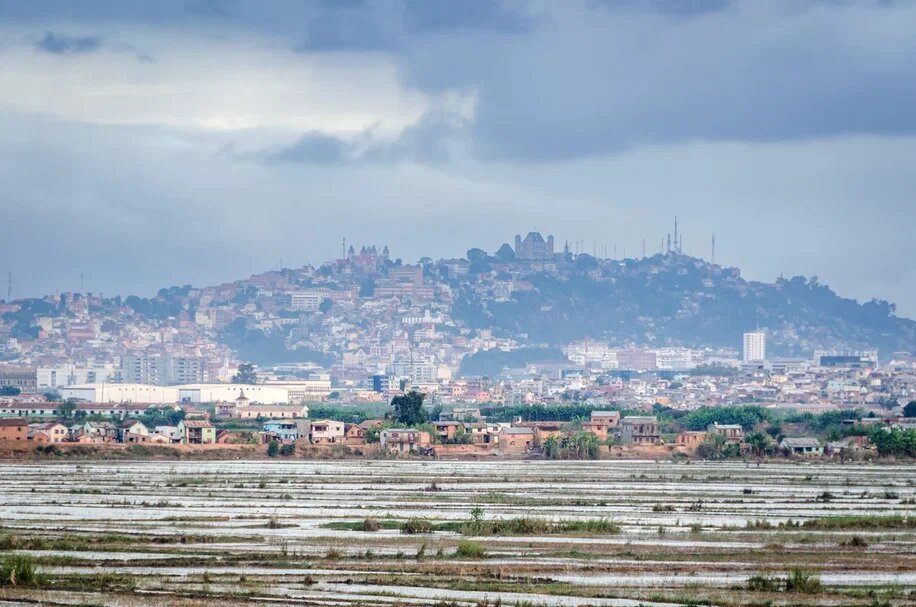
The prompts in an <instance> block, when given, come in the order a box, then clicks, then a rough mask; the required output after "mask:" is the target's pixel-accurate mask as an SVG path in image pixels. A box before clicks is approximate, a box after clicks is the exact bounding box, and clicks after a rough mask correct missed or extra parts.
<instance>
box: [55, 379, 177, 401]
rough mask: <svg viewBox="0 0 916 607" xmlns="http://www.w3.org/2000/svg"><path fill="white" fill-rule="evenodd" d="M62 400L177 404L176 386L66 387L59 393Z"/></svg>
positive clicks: (101, 384)
mask: <svg viewBox="0 0 916 607" xmlns="http://www.w3.org/2000/svg"><path fill="white" fill-rule="evenodd" d="M60 395H61V397H62V398H63V399H64V400H67V399H70V398H74V399H77V400H85V401H89V402H92V403H144V404H155V405H165V404H172V403H177V402H178V387H177V386H153V385H150V384H110V383H104V382H103V383H87V384H77V385H74V386H68V387H66V388H63V389H62V390H61V391H60Z"/></svg>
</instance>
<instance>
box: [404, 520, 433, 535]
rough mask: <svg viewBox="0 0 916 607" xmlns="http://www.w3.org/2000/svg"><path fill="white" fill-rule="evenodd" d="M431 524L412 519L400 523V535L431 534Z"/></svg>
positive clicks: (426, 521)
mask: <svg viewBox="0 0 916 607" xmlns="http://www.w3.org/2000/svg"><path fill="white" fill-rule="evenodd" d="M432 532H433V524H432V523H431V522H430V521H428V520H426V519H423V518H412V519H408V520H406V521H404V522H403V523H401V533H407V534H410V535H415V534H417V533H432Z"/></svg>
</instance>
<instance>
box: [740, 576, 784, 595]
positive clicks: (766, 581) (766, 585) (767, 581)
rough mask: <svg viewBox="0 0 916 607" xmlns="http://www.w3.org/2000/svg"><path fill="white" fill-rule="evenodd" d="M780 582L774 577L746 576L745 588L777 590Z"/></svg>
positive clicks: (758, 590)
mask: <svg viewBox="0 0 916 607" xmlns="http://www.w3.org/2000/svg"><path fill="white" fill-rule="evenodd" d="M781 586H782V582H781V581H780V580H779V579H778V578H775V577H769V576H766V575H752V576H751V577H749V578H747V589H748V590H750V591H751V592H778V591H779V589H780V587H781Z"/></svg>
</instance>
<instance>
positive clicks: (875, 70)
mask: <svg viewBox="0 0 916 607" xmlns="http://www.w3.org/2000/svg"><path fill="white" fill-rule="evenodd" d="M914 31H916V2H909V1H903V0H899V1H895V0H883V1H878V0H873V1H865V0H863V1H860V2H856V1H852V0H847V1H844V0H833V1H831V0H810V1H799V0H767V1H766V2H760V1H759V0H749V1H741V0H734V1H732V0H705V1H704V0H695V1H688V0H670V1H663V0H644V1H639V0H563V1H562V2H560V1H556V0H530V1H529V0H517V1H513V2H500V1H498V0H494V1H490V2H483V1H480V0H461V1H460V2H458V1H453V0H416V1H414V0H388V1H372V0H365V1H360V0H336V1H317V0H316V1H303V0H295V1H294V0H272V1H271V2H260V1H247V0H157V1H156V2H123V1H121V0H80V2H72V1H70V0H59V1H55V0H30V1H29V2H3V1H0V229H2V233H0V266H2V267H0V270H4V271H5V270H9V271H11V272H12V277H13V278H12V293H13V296H14V297H26V296H38V295H43V294H46V293H55V292H59V291H74V290H79V289H80V285H81V284H82V285H83V288H84V289H85V290H86V291H93V292H102V293H104V294H106V295H114V294H116V293H120V294H131V293H133V294H140V295H152V294H154V293H155V292H156V291H157V290H158V289H159V288H160V287H163V286H170V285H183V284H194V285H198V286H203V285H209V284H218V283H221V282H224V281H230V280H235V279H239V278H244V277H247V276H248V275H250V274H251V273H254V272H260V271H264V270H269V269H274V268H277V267H278V266H279V265H280V264H281V263H282V265H283V266H284V267H300V266H302V265H305V264H308V263H311V264H316V265H317V264H319V263H321V262H323V261H326V260H328V259H331V258H333V257H335V256H339V254H340V247H341V241H342V239H343V238H346V239H347V242H348V243H353V244H355V245H356V246H357V248H358V247H359V245H360V244H377V245H379V246H382V245H385V244H387V245H388V246H389V247H390V249H391V252H392V255H393V256H394V257H399V258H402V259H403V260H404V261H405V262H412V261H416V260H417V259H418V258H420V257H422V256H429V257H433V258H442V257H458V256H463V255H464V253H465V251H466V250H467V249H469V248H471V247H480V248H482V249H484V250H487V251H490V252H494V251H495V250H496V249H497V248H498V247H499V246H500V244H502V243H503V242H511V241H512V239H513V237H514V235H515V234H516V233H521V234H524V233H526V232H528V231H530V230H538V231H541V232H542V233H544V234H545V235H546V234H553V235H555V237H556V239H557V241H558V243H563V242H564V241H566V240H569V241H570V243H571V246H572V247H573V248H574V249H575V247H576V246H577V245H576V243H580V244H579V246H580V247H581V249H582V250H584V251H585V252H589V253H592V252H594V251H595V250H598V251H602V250H604V248H605V247H606V248H607V251H608V252H609V253H613V251H614V250H615V247H616V250H617V253H618V256H621V257H622V256H623V255H624V252H626V255H627V256H630V257H633V256H640V255H641V254H642V242H643V240H644V239H645V241H646V243H647V244H646V247H647V252H648V253H649V254H651V253H654V252H657V251H658V248H659V246H660V243H661V242H662V239H663V238H664V237H665V235H666V234H667V233H668V232H669V231H671V230H672V227H673V222H674V217H675V216H677V217H678V222H679V229H680V231H681V232H682V233H683V234H684V251H685V253H688V254H691V255H696V256H699V257H704V258H709V257H710V255H711V238H712V235H713V234H715V235H716V261H717V262H719V263H722V264H726V265H731V266H737V267H739V268H741V270H742V274H743V276H745V277H746V278H749V279H754V280H764V281H772V280H774V279H775V278H777V277H778V276H780V275H785V276H793V275H804V276H817V277H818V278H819V280H820V281H821V282H822V283H827V284H829V285H830V286H832V287H833V288H834V289H835V290H836V291H837V292H838V293H840V294H841V295H844V296H847V297H854V298H857V299H859V300H860V301H866V300H869V299H871V298H879V299H885V300H888V301H891V302H894V303H896V304H897V306H898V308H897V310H898V314H899V315H901V316H908V317H911V318H912V317H916V264H914V263H913V254H912V251H913V241H914V227H916V200H914V193H916V72H914V70H913V66H914V65H916V36H914V35H913V32H914ZM81 275H82V283H81ZM3 286H4V287H5V286H6V285H3ZM0 291H2V296H5V294H6V293H5V291H6V289H0Z"/></svg>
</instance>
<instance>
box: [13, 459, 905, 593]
mask: <svg viewBox="0 0 916 607" xmlns="http://www.w3.org/2000/svg"><path fill="white" fill-rule="evenodd" d="M914 503H916V467H913V466H906V465H900V466H889V465H887V466H879V465H858V464H857V465H838V464H829V465H828V464H811V463H803V464H796V463H791V462H790V463H785V464H767V465H761V466H757V465H748V464H744V463H690V464H687V463H678V464H675V463H657V462H636V461H627V462H616V461H613V462H612V461H601V462H544V461H530V462H529V461H500V462H441V461H435V462H430V461H394V460H380V461H376V460H371V461H343V462H305V461H270V462H263V461H260V462H256V461H250V462H245V461H231V462H174V463H173V462H167V463H163V462H134V463H128V462H118V463H117V464H110V463H105V462H81V463H78V464H76V463H64V464H58V463H54V464H34V465H33V464H20V463H8V464H2V465H0V524H2V527H3V529H2V530H0V538H2V540H0V541H2V542H3V544H2V545H3V546H4V549H8V550H6V551H7V552H18V553H21V554H27V555H30V556H31V557H32V558H33V559H34V560H35V561H36V562H37V563H38V565H39V568H40V570H41V571H42V572H43V573H44V574H45V575H46V576H47V580H46V583H45V586H44V587H43V588H26V587H16V588H9V587H5V588H0V604H9V605H12V604H20V603H21V604H34V602H35V601H38V602H40V603H41V604H61V605H64V604H74V605H76V604H103V605H150V606H152V605H198V604H212V603H213V602H214V601H217V600H218V601H219V602H220V603H221V604H222V605H223V606H225V607H229V606H232V605H260V604H264V603H265V602H270V601H276V600H281V599H282V600H283V601H286V603H285V604H297V605H345V606H346V605H351V606H355V605H397V604H417V605H424V604H437V603H442V604H447V603H448V604H451V603H454V604H456V605H483V604H485V603H489V604H491V605H492V604H496V603H497V601H499V603H501V604H502V605H514V604H518V605H539V606H540V605H545V606H547V605H611V606H620V607H626V606H629V605H633V606H635V605H637V604H643V605H660V604H686V603H689V602H691V601H696V602H699V601H709V602H712V603H714V604H722V605H726V604H762V603H764V602H766V601H768V600H770V601H773V602H774V603H779V602H782V603H783V604H844V605H846V604H849V605H857V604H861V605H863V607H864V606H866V605H871V600H873V599H874V598H875V596H878V597H880V598H882V600H885V599H886V600H887V601H889V602H890V603H891V604H913V601H914V598H916V595H914V594H913V592H914V590H916V573H914V572H916V527H913V526H909V525H907V524H905V523H901V524H894V525H885V526H872V527H868V526H865V525H864V523H863V526H862V527H861V528H858V527H855V526H852V527H849V528H837V529H830V530H821V529H818V528H813V527H805V526H804V524H805V522H806V521H816V520H819V519H824V518H829V517H837V516H843V515H850V514H854V515H858V516H863V517H888V516H903V517H910V516H916V505H914ZM472 516H474V517H477V518H480V519H482V520H490V519H515V518H520V517H535V518H540V519H550V520H553V521H562V522H571V521H576V520H578V521H586V520H596V519H605V520H607V521H612V522H613V523H614V524H615V526H616V527H615V528H614V529H611V530H606V531H603V532H588V531H572V530H568V531H562V532H553V533H547V532H544V533H540V532H535V533H526V534H523V535H509V534H498V535H494V534H489V533H483V534H479V533H478V534H475V533H474V532H473V530H471V529H469V528H467V527H463V528H462V527H461V523H464V522H467V521H470V520H471V518H472ZM367 518H369V519H372V520H374V521H378V522H379V523H380V524H379V527H380V528H379V529H378V530H375V531H364V530H360V529H356V528H352V527H354V526H353V525H346V523H361V522H362V521H365V520H366V519H367ZM408 519H426V520H428V521H430V522H431V523H432V524H433V525H434V526H436V525H440V526H441V525H443V524H446V523H451V524H452V525H451V526H449V527H448V528H447V529H441V528H440V529H437V530H436V529H435V527H434V530H433V531H432V532H427V533H419V534H409V533H404V532H402V530H401V529H400V526H401V524H402V522H403V521H405V520H408ZM789 521H792V523H793V524H792V526H787V525H786V523H787V522H789ZM767 523H768V525H767ZM796 523H797V524H799V525H800V526H796ZM749 524H751V526H750V527H749V526H748V525H749ZM780 524H782V525H783V526H780ZM335 527H336V528H335ZM467 543H471V544H473V545H474V547H475V549H476V551H477V552H473V551H471V552H467V550H465V551H464V552H460V551H459V547H460V545H461V544H467ZM465 548H467V546H465ZM792 569H802V570H804V571H806V572H809V573H811V574H812V575H815V576H817V577H819V579H820V582H821V585H822V589H821V592H820V593H818V594H811V595H807V594H800V595H795V594H792V595H789V594H787V593H785V592H781V591H776V592H769V593H768V592H749V591H747V590H746V586H747V580H748V578H749V577H751V576H755V575H764V576H768V577H774V578H784V577H785V576H786V575H787V573H788V572H789V571H791V570H792ZM49 580H50V581H49ZM869 591H871V593H872V596H869V595H868V592H869ZM876 593H877V594H876ZM28 601H31V603H27V602H28ZM200 601H204V603H201V602H200Z"/></svg>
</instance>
